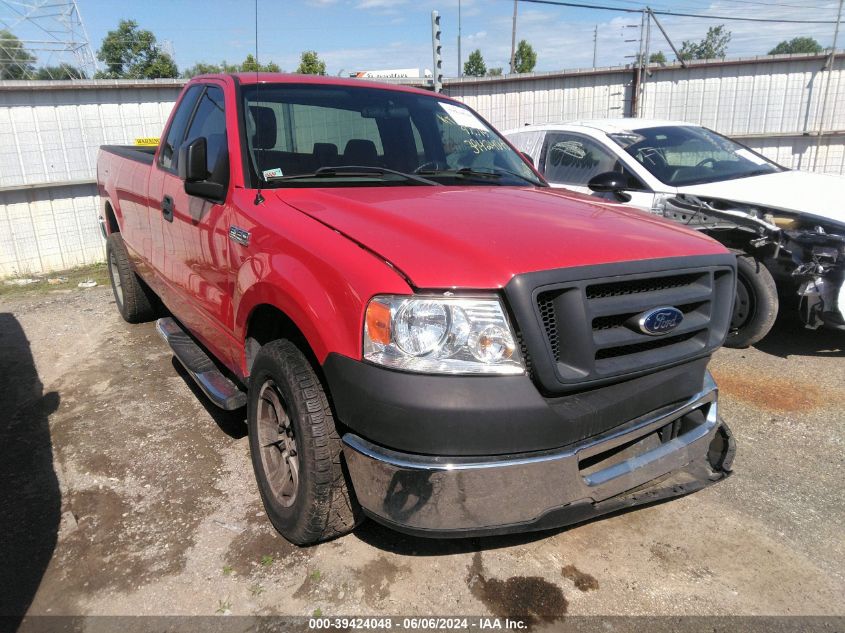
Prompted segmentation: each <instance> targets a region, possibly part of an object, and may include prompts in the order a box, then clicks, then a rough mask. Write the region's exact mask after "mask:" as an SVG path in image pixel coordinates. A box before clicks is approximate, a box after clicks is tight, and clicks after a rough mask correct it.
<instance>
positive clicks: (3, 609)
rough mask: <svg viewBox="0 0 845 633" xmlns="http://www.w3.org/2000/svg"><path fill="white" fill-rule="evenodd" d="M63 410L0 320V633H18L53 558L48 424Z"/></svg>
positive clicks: (55, 485)
mask: <svg viewBox="0 0 845 633" xmlns="http://www.w3.org/2000/svg"><path fill="white" fill-rule="evenodd" d="M58 406H59V395H58V393H56V392H50V393H47V394H45V393H43V385H42V384H41V380H40V379H39V376H38V370H37V369H36V367H35V361H34V359H33V357H32V352H31V350H30V345H29V341H28V340H27V338H26V334H25V333H24V331H23V328H22V327H21V325H20V323H19V322H18V320H17V319H16V318H15V317H14V315H12V314H9V313H0V482H2V483H0V629H2V630H10V631H14V630H15V629H16V628H17V627H18V625H19V624H20V620H21V618H22V617H23V616H24V615H25V614H26V612H27V610H28V609H29V607H30V605H31V604H32V601H33V598H34V597H35V593H36V592H37V591H38V587H39V585H40V583H41V579H42V577H43V576H44V572H45V571H46V569H47V565H48V564H49V563H50V559H51V558H52V556H53V551H54V550H55V547H56V541H57V539H58V533H59V524H60V520H61V504H62V499H61V491H60V490H59V481H58V478H57V476H56V472H55V470H54V469H53V447H52V441H51V439H50V426H49V421H48V418H49V416H50V414H51V413H53V412H54V411H56V409H57V408H58Z"/></svg>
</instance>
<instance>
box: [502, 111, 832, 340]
mask: <svg viewBox="0 0 845 633" xmlns="http://www.w3.org/2000/svg"><path fill="white" fill-rule="evenodd" d="M505 135H506V136H508V138H509V140H510V141H511V142H512V143H513V144H514V145H515V146H516V147H517V148H518V149H519V150H521V151H522V152H523V153H524V154H526V155H527V156H528V157H529V158H530V159H531V160H533V161H534V164H535V165H536V166H537V167H538V169H539V170H540V172H541V173H542V174H543V175H544V176H545V177H546V179H547V180H548V181H549V183H550V184H552V185H553V186H558V187H565V188H567V189H572V190H575V191H580V192H582V193H586V194H589V195H594V196H600V197H603V198H607V199H611V200H616V201H619V202H625V203H628V204H630V205H633V206H636V207H640V208H643V209H647V210H649V211H651V212H652V213H655V214H658V215H662V216H664V217H666V218H669V219H671V220H673V221H675V222H679V223H681V224H684V225H687V226H689V227H691V228H696V229H698V230H701V231H703V232H705V233H707V234H708V235H710V236H711V237H713V238H715V239H717V240H718V241H720V242H722V243H723V244H725V245H726V246H727V247H728V248H730V249H731V250H733V251H734V252H736V254H737V260H738V284H737V297H736V302H735V306H734V313H733V321H732V324H731V333H730V335H729V336H728V340H727V342H726V343H725V344H726V345H728V346H730V347H746V346H748V345H751V344H753V343H756V342H757V341H759V340H760V339H762V338H763V337H764V336H765V335H766V334H767V333H768V331H769V330H770V329H771V327H772V324H773V323H774V320H775V317H776V316H777V312H778V310H779V309H786V308H788V309H794V310H798V311H799V312H800V315H801V318H802V319H803V322H804V324H805V325H806V326H807V327H808V328H812V329H815V328H818V327H820V326H822V325H825V326H828V327H833V328H837V329H840V330H845V318H843V317H844V316H845V288H843V282H845V177H842V176H829V175H822V174H814V173H808V172H802V171H794V170H790V169H786V168H785V167H782V166H780V165H778V164H776V163H774V162H772V161H770V160H769V159H767V158H765V157H764V156H762V155H761V154H759V153H757V152H755V151H753V150H751V149H749V148H747V147H745V146H743V145H741V144H739V143H737V142H735V141H732V140H731V139H729V138H726V137H724V136H722V135H720V134H717V133H716V132H713V131H712V130H708V129H707V128H703V127H700V126H696V125H691V124H688V123H680V122H670V121H648V120H644V119H607V120H597V121H583V122H577V123H570V124H554V125H538V126H526V127H523V128H519V129H515V130H510V131H507V132H505Z"/></svg>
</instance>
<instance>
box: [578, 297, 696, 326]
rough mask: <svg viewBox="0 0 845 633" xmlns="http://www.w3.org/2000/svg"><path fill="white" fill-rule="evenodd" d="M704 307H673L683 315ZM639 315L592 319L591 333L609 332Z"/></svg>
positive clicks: (618, 315) (615, 315)
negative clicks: (598, 331) (597, 331)
mask: <svg viewBox="0 0 845 633" xmlns="http://www.w3.org/2000/svg"><path fill="white" fill-rule="evenodd" d="M703 305H704V303H702V302H700V303H690V304H687V305H682V306H675V307H676V308H678V310H680V311H681V312H683V313H684V315H687V314H689V313H690V312H694V311H695V310H698V309H699V308H701V307H702V306H703ZM637 314H639V313H638V312H632V313H630V314H611V315H610V316H603V317H598V318H597V319H593V331H594V332H595V331H596V330H609V329H611V328H614V327H622V326H624V325H626V324H627V323H628V322H629V321H630V320H631V319H633V318H634V317H635V316H637Z"/></svg>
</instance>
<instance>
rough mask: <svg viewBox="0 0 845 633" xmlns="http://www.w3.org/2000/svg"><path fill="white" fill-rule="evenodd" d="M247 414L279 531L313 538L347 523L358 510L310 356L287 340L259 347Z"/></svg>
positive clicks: (301, 541)
mask: <svg viewBox="0 0 845 633" xmlns="http://www.w3.org/2000/svg"><path fill="white" fill-rule="evenodd" d="M247 421H248V423H249V449H250V455H251V457H252V466H253V469H254V470H255V478H256V481H257V482H258V490H259V492H260V493H261V500H262V501H263V502H264V508H265V510H266V511H267V516H268V517H269V518H270V522H271V523H272V524H273V526H274V527H275V528H276V529H277V530H278V531H279V533H281V535H282V536H284V537H285V538H286V539H287V540H289V541H290V542H291V543H295V544H297V545H311V544H313V543H318V542H320V541H324V540H327V539H330V538H333V537H336V536H340V535H343V534H346V533H347V532H349V531H351V530H352V529H353V528H354V527H355V525H356V524H357V523H358V522H359V521H360V519H361V518H362V513H361V509H360V506H359V505H358V503H357V500H356V499H355V496H354V493H353V491H352V487H351V485H350V484H349V483H348V482H347V480H346V477H345V475H344V472H343V467H342V458H343V451H342V445H341V441H340V437H339V436H338V433H337V429H336V428H335V424H334V418H333V416H332V411H331V407H330V406H329V402H328V398H327V397H326V393H325V391H324V390H323V387H322V385H321V383H320V380H319V378H318V377H317V374H316V373H315V372H314V368H313V367H312V366H311V363H310V362H309V361H308V359H307V358H306V357H305V356H304V355H303V354H302V352H301V351H300V350H299V348H297V347H296V346H295V345H294V344H293V343H291V342H290V341H287V340H279V341H273V342H271V343H268V344H267V345H265V346H264V347H262V348H261V350H260V351H259V353H258V355H257V357H256V359H255V363H254V365H253V368H252V373H251V375H250V380H249V400H248V411H247Z"/></svg>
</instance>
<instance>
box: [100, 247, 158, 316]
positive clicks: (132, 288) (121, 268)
mask: <svg viewBox="0 0 845 633" xmlns="http://www.w3.org/2000/svg"><path fill="white" fill-rule="evenodd" d="M106 263H107V265H108V267H109V279H110V280H111V287H112V291H113V292H114V302H115V303H116V304H117V309H118V311H120V316H122V317H123V319H124V320H125V321H126V322H128V323H144V322H145V321H152V320H153V319H155V318H156V316H158V314H157V313H158V310H157V309H156V306H157V305H158V297H156V296H155V293H153V291H152V290H150V288H149V287H148V286H147V285H146V284H145V283H144V282H143V281H141V278H140V277H138V275H137V274H136V273H135V271H134V270H132V264H131V263H130V261H129V253H127V251H126V245H125V244H124V243H123V238H122V237H121V236H120V233H112V234H111V235H109V236H108V238H107V239H106Z"/></svg>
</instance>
